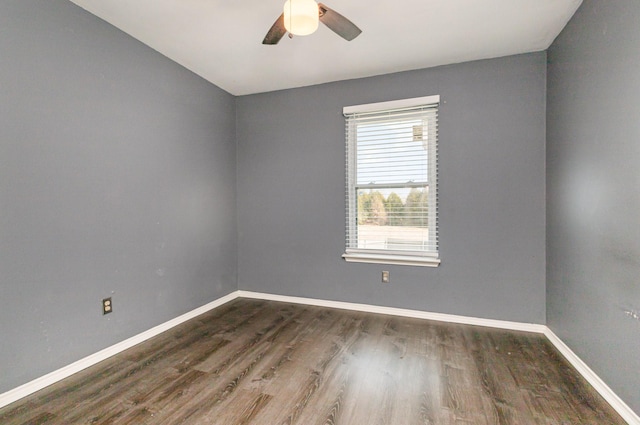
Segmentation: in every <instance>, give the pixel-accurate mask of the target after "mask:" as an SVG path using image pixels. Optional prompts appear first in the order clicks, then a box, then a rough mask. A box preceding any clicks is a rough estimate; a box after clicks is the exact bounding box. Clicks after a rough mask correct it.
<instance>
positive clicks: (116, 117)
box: [0, 0, 237, 392]
mask: <svg viewBox="0 0 640 425" xmlns="http://www.w3.org/2000/svg"><path fill="white" fill-rule="evenodd" d="M0 58H1V59H0V61H1V63H0V270H1V273H0V335H1V338H2V342H1V343H0V392H3V391H6V390H9V389H12V388H14V387H16V386H18V385H20V384H23V383H25V382H27V381H29V380H31V379H33V378H36V377H39V376H41V375H44V374H45V373H48V372H50V371H52V370H55V369H57V368H59V367H61V366H65V365H67V364H70V363H72V362H73V361H76V360H78V359H80V358H82V357H84V356H86V355H88V354H92V353H94V352H96V351H98V350H100V349H102V348H105V347H108V346H110V345H112V344H114V343H116V342H119V341H122V340H124V339H126V338H127V337H130V336H133V335H135V334H137V333H139V332H141V331H144V330H147V329H149V328H151V327H153V326H155V325H158V324H160V323H162V322H165V321H167V320H169V319H172V318H174V317H177V316H178V315H180V314H182V313H185V312H187V311H190V310H192V309H194V308H196V307H199V306H201V305H203V304H205V303H207V302H209V301H211V300H213V299H216V298H219V297H220V296H223V295H225V294H227V293H229V292H231V291H233V290H235V289H236V288H237V283H236V252H237V249H236V243H237V240H236V239H237V238H236V216H235V154H236V152H235V99H234V97H233V96H231V95H229V94H228V93H226V92H224V91H222V90H219V89H217V88H216V87H214V86H213V85H211V84H210V83H208V82H206V81H204V80H202V79H200V78H199V77H197V76H195V75H194V74H192V73H190V72H189V71H187V70H185V69H184V68H182V67H180V66H178V65H176V64H175V63H173V62H171V61H170V60H168V59H166V58H165V57H163V56H161V55H160V54H158V53H156V52H154V51H153V50H151V49H149V48H148V47H146V46H144V45H142V44H140V43H139V42H137V41H135V40H133V39H132V38H130V37H129V36H127V35H125V34H124V33H122V32H120V31H118V30H116V29H114V28H113V27H111V26H110V25H108V24H106V23H104V22H103V21H100V20H99V19H97V18H96V17H94V16H92V15H90V14H88V13H86V12H84V11H83V10H82V9H80V8H78V7H76V6H74V5H73V4H71V3H70V2H67V1H64V0H2V1H0ZM107 296H113V302H114V309H115V311H114V313H112V314H110V315H108V316H102V315H101V306H100V303H101V299H102V298H103V297H107Z"/></svg>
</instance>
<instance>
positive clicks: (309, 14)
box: [284, 0, 319, 35]
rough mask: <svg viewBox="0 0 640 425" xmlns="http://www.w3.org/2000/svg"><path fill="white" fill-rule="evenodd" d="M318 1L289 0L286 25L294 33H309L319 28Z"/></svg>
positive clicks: (285, 15)
mask: <svg viewBox="0 0 640 425" xmlns="http://www.w3.org/2000/svg"><path fill="white" fill-rule="evenodd" d="M318 16H319V12H318V3H316V2H315V1H313V0H287V1H286V2H285V4H284V27H285V28H286V29H287V31H289V33H290V34H293V35H309V34H313V33H314V32H315V31H316V30H317V29H318Z"/></svg>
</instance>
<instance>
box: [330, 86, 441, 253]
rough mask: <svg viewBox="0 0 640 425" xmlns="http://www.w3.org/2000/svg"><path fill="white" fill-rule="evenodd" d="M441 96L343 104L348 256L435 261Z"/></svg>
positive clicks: (436, 248) (436, 250)
mask: <svg viewBox="0 0 640 425" xmlns="http://www.w3.org/2000/svg"><path fill="white" fill-rule="evenodd" d="M439 103H440V97H439V96H429V97H422V98H416V99H406V100H401V101H392V102H382V103H375V104H368V105H359V106H349V107H345V108H344V110H343V113H344V116H345V118H346V140H347V232H346V233H347V234H346V239H347V244H346V245H347V247H346V252H345V254H344V255H343V257H344V259H345V260H347V261H355V262H365V263H383V264H406V265H414V266H437V265H438V264H439V263H440V259H439V254H438V196H437V154H438V149H437V141H438V105H439Z"/></svg>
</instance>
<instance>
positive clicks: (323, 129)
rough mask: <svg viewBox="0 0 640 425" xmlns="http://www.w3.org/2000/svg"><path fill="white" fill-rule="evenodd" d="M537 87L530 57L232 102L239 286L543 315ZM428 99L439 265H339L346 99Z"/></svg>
mask: <svg viewBox="0 0 640 425" xmlns="http://www.w3.org/2000/svg"><path fill="white" fill-rule="evenodd" d="M545 88H546V55H545V53H535V54H526V55H519V56H513V57H507V58H501V59H494V60H486V61H478V62H472V63H465V64H458V65H452V66H446V67H439V68H432V69H426V70H420V71H413V72H405V73H399V74H392V75H385V76H379V77H373V78H366V79H359V80H352V81H343V82H337V83H331V84H325V85H320V86H313V87H306V88H299V89H292V90H285V91H279V92H272V93H264V94H257V95H251V96H244V97H240V98H238V100H237V107H238V112H237V114H238V118H237V130H236V131H237V149H238V165H237V167H238V177H237V185H238V186H237V187H238V189H237V196H238V228H239V238H238V247H239V250H238V286H239V288H240V289H243V290H252V291H262V292H268V293H274V294H285V295H292V296H303V297H310V298H320V299H328V300H339V301H348V302H357V303H366V304H374V305H383V306H392V307H402V308H410V309H418V310H426V311H432V312H443V313H451V314H461V315H468V316H475V317H484V318H495V319H502V320H514V321H522V322H533V323H545V254H544V252H545V245H544V244H545V230H544V229H545V131H546V130H545V102H546V99H545ZM433 94H439V95H441V99H442V100H443V101H444V103H443V104H442V107H441V111H440V161H439V162H440V179H439V182H440V186H439V189H440V209H439V216H440V246H441V257H442V264H441V266H440V267H438V268H426V267H412V266H385V265H371V264H354V263H346V262H345V261H344V260H343V259H342V258H341V255H342V253H343V252H344V229H345V212H344V211H345V189H344V185H345V171H344V167H345V165H344V164H345V161H344V156H345V153H344V143H345V142H344V118H343V117H342V107H343V106H347V105H354V104H362V103H369V102H379V101H386V100H394V99H402V98H407V97H417V96H426V95H433ZM382 270H390V272H391V284H389V285H383V284H382V283H380V278H381V276H380V274H381V271H382Z"/></svg>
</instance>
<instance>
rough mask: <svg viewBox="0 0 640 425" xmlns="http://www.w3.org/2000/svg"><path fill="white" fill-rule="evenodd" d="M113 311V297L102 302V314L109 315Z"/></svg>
mask: <svg viewBox="0 0 640 425" xmlns="http://www.w3.org/2000/svg"><path fill="white" fill-rule="evenodd" d="M112 311H113V304H112V303H111V297H109V298H105V299H103V300H102V314H109V313H111V312H112Z"/></svg>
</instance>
